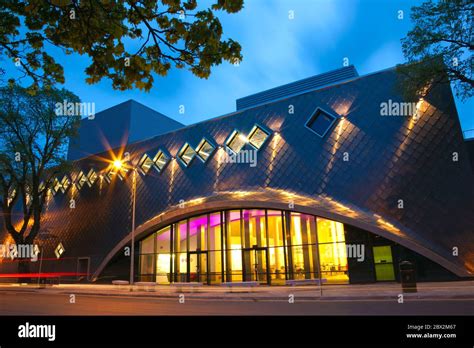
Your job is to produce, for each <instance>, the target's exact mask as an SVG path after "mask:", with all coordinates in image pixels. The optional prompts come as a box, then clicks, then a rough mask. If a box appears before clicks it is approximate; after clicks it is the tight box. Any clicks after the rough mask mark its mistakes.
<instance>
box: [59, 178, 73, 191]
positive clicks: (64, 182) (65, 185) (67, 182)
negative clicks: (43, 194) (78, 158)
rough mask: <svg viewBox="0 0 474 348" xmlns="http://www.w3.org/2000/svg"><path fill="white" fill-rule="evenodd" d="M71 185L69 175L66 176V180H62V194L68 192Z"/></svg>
mask: <svg viewBox="0 0 474 348" xmlns="http://www.w3.org/2000/svg"><path fill="white" fill-rule="evenodd" d="M70 184H71V181H70V180H69V178H68V177H67V175H64V178H63V179H62V180H61V191H62V193H64V192H66V191H67V189H68V188H69V185H70Z"/></svg>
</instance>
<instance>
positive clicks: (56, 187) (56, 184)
mask: <svg viewBox="0 0 474 348" xmlns="http://www.w3.org/2000/svg"><path fill="white" fill-rule="evenodd" d="M61 188H62V186H61V183H60V182H59V180H58V178H55V179H54V181H53V186H52V191H53V195H55V194H56V193H58V192H59V190H60V189H61Z"/></svg>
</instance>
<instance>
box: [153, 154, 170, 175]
mask: <svg viewBox="0 0 474 348" xmlns="http://www.w3.org/2000/svg"><path fill="white" fill-rule="evenodd" d="M168 161H169V157H168V156H166V155H165V153H164V152H163V151H158V153H157V154H156V156H155V158H154V159H153V162H154V163H155V165H154V167H155V168H156V170H158V172H159V173H161V172H162V171H163V169H164V168H165V167H166V164H167V163H168Z"/></svg>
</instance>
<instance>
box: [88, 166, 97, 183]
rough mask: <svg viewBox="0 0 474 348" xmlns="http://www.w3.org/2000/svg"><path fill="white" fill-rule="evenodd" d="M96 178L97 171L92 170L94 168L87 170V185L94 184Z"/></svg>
mask: <svg viewBox="0 0 474 348" xmlns="http://www.w3.org/2000/svg"><path fill="white" fill-rule="evenodd" d="M96 180H97V173H96V172H95V171H94V169H91V170H89V173H88V174H87V184H88V185H89V187H91V186H92V185H94V183H95V181H96Z"/></svg>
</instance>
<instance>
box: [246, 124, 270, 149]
mask: <svg viewBox="0 0 474 348" xmlns="http://www.w3.org/2000/svg"><path fill="white" fill-rule="evenodd" d="M268 135H269V133H268V132H267V131H265V130H263V129H262V128H260V127H259V126H254V127H253V129H252V130H251V131H250V134H249V136H248V138H249V143H250V145H252V146H253V147H255V148H256V149H257V150H258V149H260V148H261V147H262V145H263V143H264V142H265V140H267V138H268Z"/></svg>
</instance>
